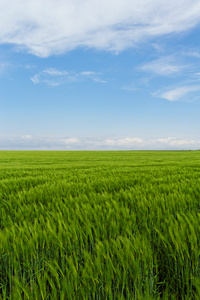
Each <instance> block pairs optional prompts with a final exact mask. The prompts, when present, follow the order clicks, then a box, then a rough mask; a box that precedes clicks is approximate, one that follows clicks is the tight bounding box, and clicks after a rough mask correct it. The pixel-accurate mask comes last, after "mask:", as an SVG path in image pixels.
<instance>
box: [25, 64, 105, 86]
mask: <svg viewBox="0 0 200 300" xmlns="http://www.w3.org/2000/svg"><path fill="white" fill-rule="evenodd" d="M87 79H90V80H93V81H95V82H101V83H105V82H106V81H105V80H102V79H100V78H99V77H98V74H97V73H95V72H92V71H83V72H79V73H78V72H72V71H70V72H67V71H61V70H57V69H54V68H48V69H45V70H43V71H42V72H39V73H37V74H35V75H34V76H33V77H32V78H31V81H32V82H33V83H34V84H38V83H46V84H48V85H51V86H58V85H63V84H68V83H72V82H77V81H83V80H87Z"/></svg>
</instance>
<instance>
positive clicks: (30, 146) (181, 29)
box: [0, 0, 200, 150]
mask: <svg viewBox="0 0 200 300" xmlns="http://www.w3.org/2000/svg"><path fill="white" fill-rule="evenodd" d="M199 36H200V1H197V0H191V1H187V0H179V1H177V0H174V1H172V0H169V1H167V3H161V1H159V0H143V1H141V0H140V1H139V0H135V1H132V0H123V1H122V0H116V1H113V0H110V1H108V0H106V1H105V0H93V1H90V0H84V1H81V0H76V1H75V0H43V1H41V0H34V1H33V0H26V1H24V0H15V1H14V0H6V1H1V2H0V150H4V149H7V150H9V149H10V150H112V149H113V150H117V149H119V150H123V149H124V150H128V149H133V150H138V149H163V150H164V149H200V130H199V129H200V117H199V116H200V38H199Z"/></svg>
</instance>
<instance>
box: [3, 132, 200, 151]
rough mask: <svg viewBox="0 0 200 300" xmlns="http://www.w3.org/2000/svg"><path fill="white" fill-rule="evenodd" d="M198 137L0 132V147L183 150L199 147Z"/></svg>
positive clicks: (11, 148)
mask: <svg viewBox="0 0 200 300" xmlns="http://www.w3.org/2000/svg"><path fill="white" fill-rule="evenodd" d="M199 148H200V140H193V139H183V138H182V139H178V138H173V137H167V138H157V139H143V138H140V137H75V136H72V137H70V136H68V137H65V136H36V135H30V134H28V135H21V136H16V135H15V136H14V135H0V150H181V149H183V150H187V149H199Z"/></svg>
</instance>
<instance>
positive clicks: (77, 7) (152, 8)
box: [0, 0, 200, 71]
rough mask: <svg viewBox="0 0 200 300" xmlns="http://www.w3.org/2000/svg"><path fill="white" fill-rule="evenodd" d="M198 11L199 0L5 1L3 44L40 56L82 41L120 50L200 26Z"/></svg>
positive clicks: (0, 17) (1, 5) (1, 8)
mask: <svg viewBox="0 0 200 300" xmlns="http://www.w3.org/2000/svg"><path fill="white" fill-rule="evenodd" d="M199 11H200V2H199V1H198V0H191V1H189V2H188V1H187V0H179V1H176V2H174V1H173V0H169V1H167V2H166V3H163V2H161V1H159V0H144V1H140V0H135V1H132V0H123V1H122V0H115V1H114V0H110V1H106V0H94V1H90V0H85V1H81V0H76V1H74V0H68V1H66V0H43V1H40V0H34V1H32V0H27V1H24V0H15V1H14V0H7V1H1V2H0V44H12V45H15V46H17V49H21V50H25V51H27V52H29V53H32V54H34V55H36V56H39V57H48V56H50V55H54V54H56V55H57V54H61V53H65V52H67V51H70V50H73V49H76V48H78V47H84V48H95V49H100V50H106V51H114V52H119V51H122V50H124V49H126V48H127V47H130V46H134V45H137V44H138V43H140V42H143V41H145V40H148V39H149V38H150V39H151V38H153V37H158V36H161V35H167V34H174V33H178V32H183V31H185V30H188V29H190V28H192V27H194V26H196V25H197V24H198V23H199V22H200V14H199ZM150 67H151V66H150ZM169 71H170V70H169Z"/></svg>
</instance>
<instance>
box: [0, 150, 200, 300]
mask: <svg viewBox="0 0 200 300" xmlns="http://www.w3.org/2000/svg"><path fill="white" fill-rule="evenodd" d="M199 237H200V151H182V152H181V151H180V152H178V151H176V152H175V151H174V152H171V151H168V152H167V151H141V152H139V151H116V152H114V151H113V152H111V151H110V152H92V151H91V152H90V151H88V152H86V151H85V152H81V151H80V152H53V151H52V152H45V151H44V152H42V151H35V152H34V151H28V152H20V151H13V152H11V151H1V152H0V299H13V300H15V299H17V300H19V299H34V300H35V299H63V300H65V299H102V300H105V299H113V300H114V299H200V238H199Z"/></svg>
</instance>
